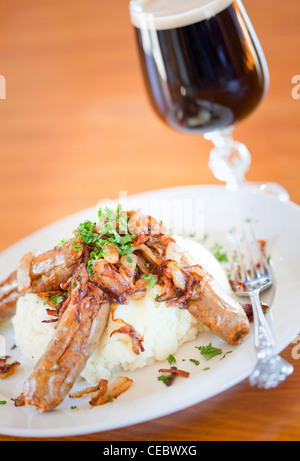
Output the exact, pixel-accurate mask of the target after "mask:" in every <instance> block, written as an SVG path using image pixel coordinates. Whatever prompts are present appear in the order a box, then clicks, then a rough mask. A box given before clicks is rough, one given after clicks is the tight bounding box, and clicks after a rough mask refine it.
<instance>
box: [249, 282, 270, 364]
mask: <svg viewBox="0 0 300 461" xmlns="http://www.w3.org/2000/svg"><path fill="white" fill-rule="evenodd" d="M249 295H250V299H251V303H252V309H253V318H254V331H255V340H254V341H255V348H256V351H257V355H258V359H259V360H262V361H267V360H269V359H270V358H271V357H272V356H273V355H274V352H273V347H274V343H275V341H274V337H273V335H272V333H271V330H270V328H269V325H268V323H267V321H266V318H265V315H264V313H263V310H262V307H261V304H260V298H259V290H254V291H253V292H252V293H249Z"/></svg>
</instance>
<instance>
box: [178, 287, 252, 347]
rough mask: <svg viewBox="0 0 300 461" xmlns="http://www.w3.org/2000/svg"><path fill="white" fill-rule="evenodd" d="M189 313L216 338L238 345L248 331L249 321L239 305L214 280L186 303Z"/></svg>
mask: <svg viewBox="0 0 300 461" xmlns="http://www.w3.org/2000/svg"><path fill="white" fill-rule="evenodd" d="M187 308H188V310H189V312H190V313H191V314H192V315H193V316H194V317H196V318H197V319H198V320H200V322H201V323H203V324H204V325H205V326H207V327H208V328H209V329H210V330H211V331H213V332H214V333H215V334H216V335H217V336H219V337H220V338H222V339H224V341H227V342H229V343H230V344H238V343H239V342H240V341H241V339H242V338H244V337H245V336H247V335H248V333H249V331H250V324H249V320H248V318H247V316H246V314H245V311H244V309H243V308H242V306H241V304H239V303H238V302H237V301H235V300H234V299H233V298H232V297H231V296H230V295H228V294H227V293H226V292H225V291H224V290H223V289H222V288H221V287H220V286H219V285H218V284H217V283H216V282H215V281H214V280H209V281H208V282H207V283H206V284H204V287H203V288H202V289H201V290H199V291H198V292H197V297H196V298H195V299H191V300H190V301H189V302H188V305H187Z"/></svg>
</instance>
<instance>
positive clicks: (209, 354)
mask: <svg viewBox="0 0 300 461" xmlns="http://www.w3.org/2000/svg"><path fill="white" fill-rule="evenodd" d="M195 347H196V349H198V350H199V351H200V354H201V355H203V357H204V358H205V360H210V359H212V358H213V357H215V356H216V355H221V354H222V349H218V348H216V347H213V346H212V343H209V344H208V346H199V347H198V346H195Z"/></svg>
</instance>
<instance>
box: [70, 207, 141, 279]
mask: <svg viewBox="0 0 300 461" xmlns="http://www.w3.org/2000/svg"><path fill="white" fill-rule="evenodd" d="M122 211H123V210H122V207H121V205H118V207H117V210H116V211H114V210H111V209H109V208H108V207H105V208H104V209H102V208H100V209H99V211H98V217H99V224H97V223H96V222H92V221H85V222H83V223H81V224H80V225H79V226H78V228H77V232H78V234H79V235H80V236H81V238H82V240H83V241H84V243H85V244H86V245H90V246H91V245H92V246H93V249H92V251H91V253H90V257H89V259H88V262H87V268H88V271H89V273H90V275H92V266H93V263H94V262H95V261H97V260H98V259H100V258H103V257H105V250H106V247H107V246H109V245H111V244H113V245H114V246H115V247H116V248H117V250H118V252H119V255H120V256H126V259H127V261H128V262H132V259H131V257H130V256H129V255H130V254H131V253H132V250H133V240H134V238H135V235H133V234H130V233H129V232H128V225H127V223H128V219H129V216H128V214H127V213H126V212H125V213H122ZM77 247H79V245H78V246H77ZM77 247H76V248H77Z"/></svg>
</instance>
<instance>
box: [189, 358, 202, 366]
mask: <svg viewBox="0 0 300 461" xmlns="http://www.w3.org/2000/svg"><path fill="white" fill-rule="evenodd" d="M190 362H192V363H194V364H195V365H196V367H197V366H198V365H200V362H199V360H196V359H190Z"/></svg>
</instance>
